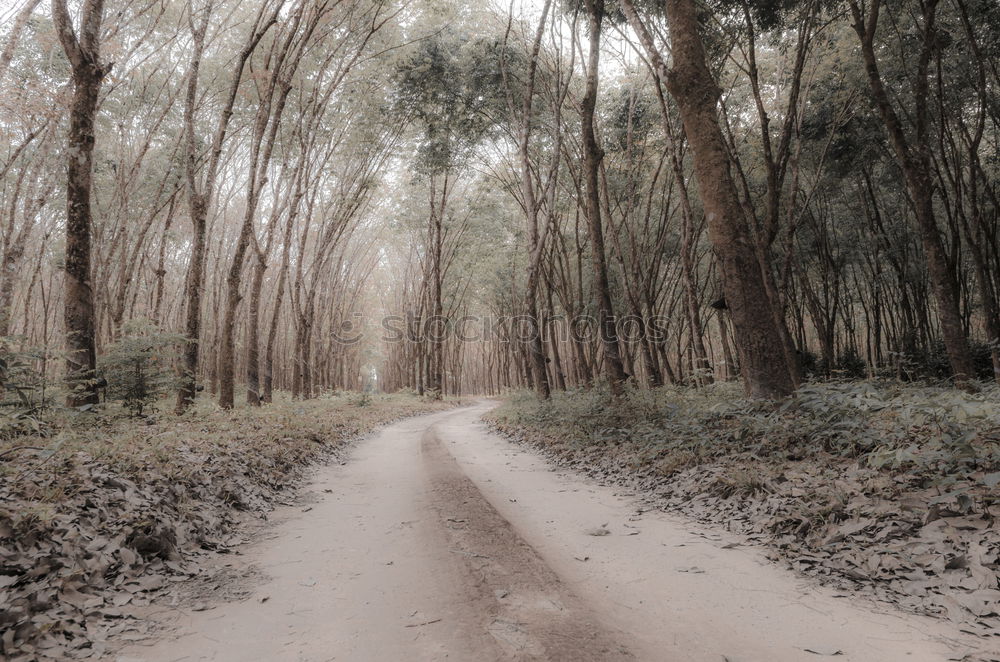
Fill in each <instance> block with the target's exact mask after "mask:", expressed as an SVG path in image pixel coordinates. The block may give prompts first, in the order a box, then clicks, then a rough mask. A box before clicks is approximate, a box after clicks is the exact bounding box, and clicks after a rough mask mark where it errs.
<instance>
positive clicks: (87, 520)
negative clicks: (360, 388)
mask: <svg viewBox="0 0 1000 662" xmlns="http://www.w3.org/2000/svg"><path fill="white" fill-rule="evenodd" d="M454 406H455V403H447V402H431V401H428V400H425V399H422V398H417V397H415V396H405V395H393V396H366V395H359V394H347V395H340V396H324V397H320V398H316V399H313V400H308V401H303V402H298V401H291V400H281V401H278V402H275V403H274V404H272V405H269V406H267V407H264V408H258V409H251V408H238V409H236V410H234V411H232V412H224V411H220V410H218V409H216V408H215V407H214V406H213V405H212V404H211V403H209V402H207V401H203V402H199V404H198V405H197V406H196V408H195V409H194V410H192V411H190V412H188V413H187V414H185V415H184V416H181V417H177V416H173V415H164V416H158V415H154V416H151V417H147V418H144V419H135V418H130V417H128V416H125V415H123V414H120V413H118V414H115V413H114V412H115V410H114V409H110V410H108V411H104V412H102V413H99V414H90V413H74V414H73V415H65V413H64V417H62V418H60V417H50V418H48V419H47V420H45V421H41V420H39V421H36V425H37V430H36V431H35V434H25V433H24V432H25V431H24V430H22V434H19V435H17V436H16V437H14V438H11V439H7V440H3V441H0V659H3V660H11V661H12V662H16V661H20V660H24V661H27V660H41V659H56V660H67V659H106V658H107V655H109V653H108V651H109V649H110V647H111V646H113V645H118V646H120V645H122V644H123V643H126V642H129V641H133V640H138V639H144V638H145V637H147V636H148V629H149V627H150V623H149V622H148V621H147V620H145V619H144V618H137V616H142V615H144V614H143V613H142V610H143V609H144V607H145V606H146V605H149V604H151V603H154V604H157V605H162V604H169V603H170V602H171V601H173V600H179V599H188V598H193V597H194V596H195V595H196V594H197V593H198V591H204V590H205V587H206V586H209V585H210V582H212V581H215V582H216V586H217V589H216V590H214V591H212V593H213V599H214V598H216V597H218V596H220V595H229V596H230V597H238V596H240V595H242V593H240V589H239V588H238V586H237V585H236V584H233V583H232V582H230V581H228V579H227V576H226V573H222V574H219V573H216V574H215V575H214V576H213V577H212V578H207V577H205V573H206V572H207V570H206V567H207V566H206V562H207V560H209V559H226V558H229V557H231V556H232V555H233V552H234V551H235V550H236V549H237V548H238V547H239V545H240V544H241V543H243V542H245V541H246V540H247V539H248V537H249V535H250V533H251V532H252V530H253V529H254V528H255V527H257V526H260V524H261V522H262V521H266V520H267V518H268V513H269V512H270V511H272V510H273V509H274V507H275V506H278V505H280V504H281V503H288V499H289V498H291V496H292V495H293V494H294V490H295V489H296V488H297V487H298V486H299V485H300V484H301V483H302V481H303V480H304V478H303V477H304V473H305V471H306V470H307V468H308V467H310V466H312V465H314V464H315V463H324V462H328V461H339V459H340V457H341V455H342V454H343V453H344V450H345V448H346V447H347V443H348V442H349V441H350V440H353V439H356V438H358V437H359V436H361V435H363V434H366V433H368V432H370V431H371V430H373V429H374V428H375V427H377V426H379V425H381V424H384V423H387V422H390V421H393V420H396V419H399V418H402V417H406V416H412V415H414V414H421V413H427V412H431V411H438V410H441V409H447V408H451V407H454ZM192 587H198V588H192Z"/></svg>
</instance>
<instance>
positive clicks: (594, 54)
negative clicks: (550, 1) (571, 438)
mask: <svg viewBox="0 0 1000 662" xmlns="http://www.w3.org/2000/svg"><path fill="white" fill-rule="evenodd" d="M585 6H586V9H587V23H588V30H589V33H590V47H589V50H588V54H587V82H586V90H585V91H584V94H583V99H582V100H581V101H580V121H581V123H582V126H583V176H584V181H585V185H586V204H585V207H584V209H585V213H586V217H587V228H588V230H589V233H590V257H591V269H592V270H593V274H592V276H593V286H592V287H593V297H594V307H595V309H596V310H597V317H598V320H597V328H598V333H599V334H600V339H601V345H602V348H603V350H604V367H605V371H606V376H607V379H608V382H609V383H610V385H611V392H612V393H613V394H615V395H620V394H621V393H622V390H623V388H624V385H625V380H626V379H628V375H627V374H625V368H624V366H623V365H622V358H621V353H620V349H619V346H618V332H617V329H616V328H615V324H616V321H615V311H614V307H613V306H612V303H611V286H610V285H609V283H608V266H607V259H606V257H605V249H604V228H603V222H602V220H601V197H600V196H601V194H600V184H599V182H598V178H599V172H600V164H601V159H602V158H604V150H602V149H601V146H600V145H599V144H598V142H597V134H596V132H595V130H594V110H595V108H596V106H597V87H598V68H599V67H600V61H601V27H602V25H603V22H604V0H586V2H585Z"/></svg>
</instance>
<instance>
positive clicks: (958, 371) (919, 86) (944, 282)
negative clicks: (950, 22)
mask: <svg viewBox="0 0 1000 662" xmlns="http://www.w3.org/2000/svg"><path fill="white" fill-rule="evenodd" d="M918 4H919V7H918V8H917V9H918V11H917V12H916V13H914V14H912V15H913V16H914V18H915V19H916V16H917V15H919V16H920V19H919V20H915V25H914V27H915V29H916V32H917V34H918V36H919V51H918V54H917V57H916V69H915V71H914V72H913V76H912V80H913V89H912V95H913V96H912V102H911V104H910V107H909V108H906V109H905V110H906V115H907V116H909V117H910V118H912V122H913V127H914V128H913V133H912V135H911V136H907V133H906V130H905V128H904V125H903V120H902V119H901V117H900V114H899V113H898V112H897V111H896V108H895V107H894V105H893V103H892V100H891V99H890V98H889V92H888V90H887V89H886V86H885V83H884V81H883V80H882V74H881V72H880V71H879V61H878V56H877V55H876V53H875V48H876V47H875V39H876V36H877V33H878V27H879V17H880V15H881V11H882V2H881V0H872V2H871V3H870V5H869V6H868V7H867V8H865V7H863V6H862V5H860V4H858V3H857V2H856V1H855V0H850V7H851V16H852V18H853V20H854V23H853V25H852V27H853V28H854V31H855V32H856V33H857V35H858V39H859V41H860V43H861V56H862V58H863V60H864V65H865V73H866V74H867V77H868V84H869V86H870V88H871V93H872V97H874V99H875V106H876V107H877V109H878V113H879V117H881V119H882V123H883V124H884V125H885V131H886V133H887V134H888V136H889V143H890V145H892V150H893V153H894V154H895V155H896V161H897V163H898V164H899V167H900V169H901V170H902V171H903V177H904V179H905V181H906V188H907V190H908V191H909V193H910V198H911V200H912V202H913V211H914V217H915V220H916V223H917V229H918V231H919V233H920V241H921V244H922V246H923V250H924V256H925V257H926V259H927V269H928V272H929V274H930V281H931V286H932V288H933V292H934V298H935V300H936V301H937V308H938V317H939V318H940V320H941V336H942V339H943V340H944V345H945V349H946V350H947V352H948V361H949V362H950V363H951V371H952V375H953V377H954V379H955V382H956V383H959V384H966V385H968V383H969V381H970V380H971V379H973V378H974V376H975V370H974V369H973V367H972V355H971V353H970V351H969V341H968V338H967V337H966V334H965V327H964V323H963V320H962V313H961V311H960V309H959V299H960V293H959V285H958V280H957V279H956V278H955V272H954V268H953V265H952V263H951V260H950V259H949V258H948V255H947V252H946V250H945V245H944V242H943V241H942V238H941V232H940V230H939V229H938V224H937V219H936V218H935V214H934V183H933V177H932V166H931V154H930V151H931V150H930V134H929V129H930V122H929V120H930V118H929V116H928V112H929V106H928V101H929V90H928V84H929V81H928V73H929V69H930V65H931V61H932V57H933V55H934V52H935V50H936V49H937V48H939V45H938V43H937V39H938V33H937V31H936V29H935V20H936V18H937V10H938V5H939V0H921V2H919V3H918Z"/></svg>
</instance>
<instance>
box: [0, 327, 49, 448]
mask: <svg viewBox="0 0 1000 662" xmlns="http://www.w3.org/2000/svg"><path fill="white" fill-rule="evenodd" d="M18 344H19V342H18V339H16V338H10V337H5V338H0V390H2V396H0V438H4V439H9V438H11V437H16V436H20V435H24V434H42V433H43V432H44V431H45V423H44V421H43V419H42V417H41V412H42V411H43V410H44V409H45V408H46V407H47V406H48V405H49V404H50V399H51V394H50V393H49V391H48V390H47V386H48V381H47V379H46V376H45V374H44V373H43V372H42V371H41V369H40V366H41V365H42V362H43V361H44V360H45V359H46V358H48V356H47V352H46V351H45V350H43V349H37V348H29V349H16V348H15V347H16V346H17V345H18Z"/></svg>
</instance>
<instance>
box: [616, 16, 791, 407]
mask: <svg viewBox="0 0 1000 662" xmlns="http://www.w3.org/2000/svg"><path fill="white" fill-rule="evenodd" d="M621 4H622V8H623V10H624V12H625V15H626V17H627V18H628V21H629V23H630V24H631V26H632V28H633V29H634V30H635V31H636V33H637V34H638V35H639V37H640V39H641V42H642V45H643V47H644V49H645V51H646V54H647V56H648V57H649V58H650V60H651V61H652V62H653V63H654V66H655V68H656V71H657V73H658V74H659V75H660V77H661V78H662V80H663V81H664V82H665V84H666V87H667V90H668V91H669V92H670V94H671V96H672V97H673V98H674V99H675V100H676V102H677V106H678V110H679V112H680V116H681V120H682V122H683V124H684V133H685V135H686V136H687V139H688V143H689V144H690V145H691V150H692V156H693V160H694V171H695V176H696V178H697V181H698V189H699V192H700V193H701V198H702V203H703V206H704V208H705V215H706V218H707V221H708V231H709V237H710V239H711V241H712V246H713V248H714V250H715V254H716V257H717V258H718V261H719V266H720V269H721V271H722V288H723V291H724V293H725V298H726V305H727V308H728V309H729V312H730V314H731V315H732V320H733V326H734V328H735V332H736V346H737V352H738V354H739V361H740V369H741V371H742V373H743V378H744V385H745V388H746V391H747V394H748V395H750V396H751V397H754V398H779V397H783V396H786V395H788V394H789V393H791V392H792V390H793V389H794V388H795V384H794V381H793V378H792V369H791V366H789V364H788V360H787V358H786V355H785V352H784V351H783V349H782V343H781V342H780V338H781V335H780V333H779V331H778V329H777V328H776V326H775V315H774V313H773V310H772V306H773V305H775V302H773V301H771V299H770V298H769V297H768V293H767V289H766V286H765V283H764V280H763V275H762V273H761V269H760V265H759V263H758V259H757V253H756V249H755V246H754V240H753V237H752V235H751V232H750V228H749V227H748V226H747V223H746V219H745V217H744V216H743V212H742V210H741V208H740V202H739V196H738V193H737V190H736V184H735V182H734V181H733V176H732V170H731V162H730V156H729V153H728V149H727V147H726V142H725V138H724V137H723V134H722V130H721V128H720V125H719V118H718V111H717V104H718V100H719V87H718V85H717V84H716V82H715V80H714V78H713V76H712V73H711V71H710V70H709V68H708V64H707V62H706V56H705V48H704V45H703V43H702V39H701V36H700V34H699V24H698V12H697V8H696V6H695V3H694V1H693V0H670V1H669V2H667V5H666V16H667V24H668V27H669V31H670V45H671V53H672V55H673V67H672V68H668V67H667V65H666V63H665V62H664V60H663V58H662V56H661V55H660V52H659V50H658V48H657V47H656V45H655V43H654V41H653V37H652V34H651V33H650V32H649V30H648V29H647V28H646V26H645V24H644V23H643V22H642V20H641V19H640V17H639V15H638V13H637V11H636V8H635V4H634V2H633V0H622V3H621Z"/></svg>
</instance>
